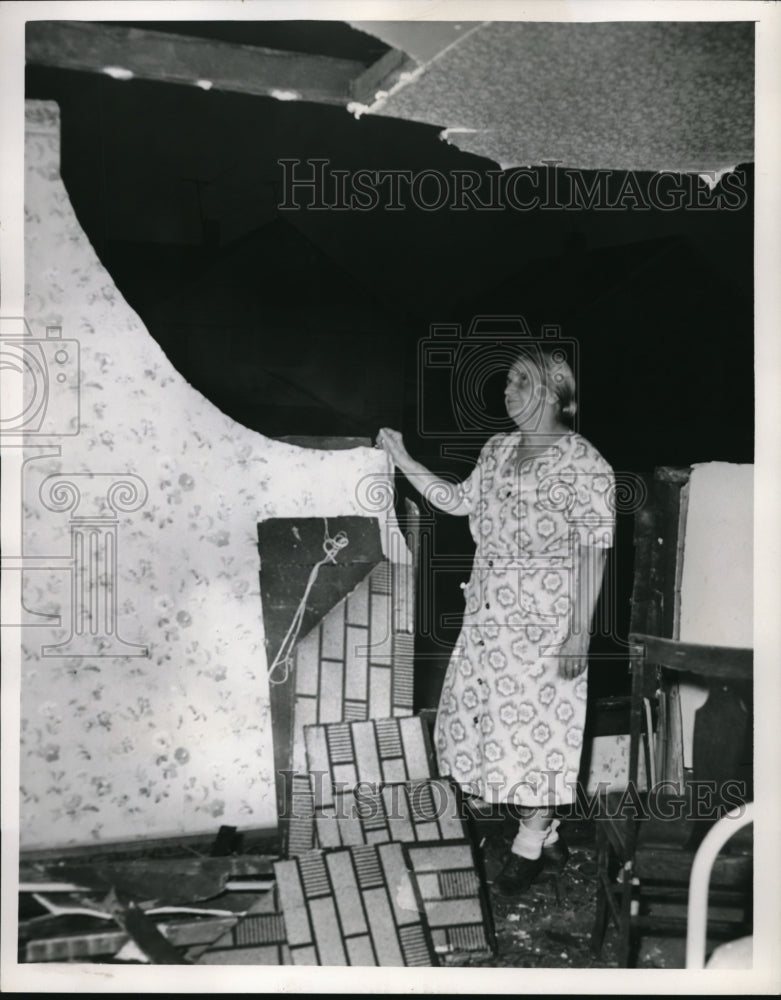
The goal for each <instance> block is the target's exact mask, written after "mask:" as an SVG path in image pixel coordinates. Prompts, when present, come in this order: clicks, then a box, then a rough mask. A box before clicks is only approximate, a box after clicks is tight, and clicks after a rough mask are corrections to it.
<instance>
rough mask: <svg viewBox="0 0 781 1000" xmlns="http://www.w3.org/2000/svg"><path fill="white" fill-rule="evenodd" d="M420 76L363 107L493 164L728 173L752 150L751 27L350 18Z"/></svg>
mask: <svg viewBox="0 0 781 1000" xmlns="http://www.w3.org/2000/svg"><path fill="white" fill-rule="evenodd" d="M351 24H352V26H353V27H357V28H360V29H361V30H364V31H369V32H372V33H374V34H376V35H377V37H379V38H381V39H382V40H383V41H386V42H388V43H389V44H393V45H396V46H398V47H400V48H402V49H403V50H404V51H406V52H407V53H408V54H409V55H412V56H413V57H414V58H415V59H416V60H417V61H418V62H419V63H420V66H419V70H418V71H417V72H415V73H413V74H412V75H411V77H410V78H409V79H407V80H403V81H402V80H400V81H399V82H398V83H397V85H396V86H395V87H394V88H393V89H392V90H391V91H390V92H388V93H387V94H386V95H382V96H381V97H379V98H378V99H377V100H376V101H375V103H374V105H372V106H371V108H370V111H371V113H374V114H378V115H385V116H388V117H394V118H404V119H408V120H411V121H418V122H427V123H431V124H438V125H441V126H442V127H443V130H444V131H443V138H445V139H447V140H448V141H452V142H453V144H454V145H456V146H458V147H459V148H460V149H462V150H463V151H465V152H468V153H473V154H475V155H478V156H483V157H486V158H488V159H490V160H493V161H495V162H496V163H498V164H500V165H501V166H502V167H503V168H504V169H507V168H510V167H516V166H538V165H540V164H543V163H550V162H554V163H555V164H557V165H561V166H564V167H573V168H580V169H584V170H598V169H612V170H649V171H657V170H675V171H692V172H697V173H708V174H710V173H712V172H713V171H725V170H729V169H730V168H732V167H733V166H734V165H735V164H737V163H745V162H751V161H752V160H753V156H754V151H753V150H754V136H753V120H754V114H753V100H754V28H753V25H752V24H751V23H750V22H732V23H727V22H691V23H686V22H609V23H578V24H558V23H536V22H521V21H502V22H482V23H479V24H476V25H472V26H471V27H466V28H465V26H464V25H455V24H444V23H439V22H437V23H428V22H415V23H401V22H388V23H385V22H380V23H377V22H351Z"/></svg>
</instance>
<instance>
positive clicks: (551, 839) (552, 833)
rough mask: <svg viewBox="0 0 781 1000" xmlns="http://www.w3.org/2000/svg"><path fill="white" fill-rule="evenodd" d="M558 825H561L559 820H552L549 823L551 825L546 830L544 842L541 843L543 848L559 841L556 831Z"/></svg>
mask: <svg viewBox="0 0 781 1000" xmlns="http://www.w3.org/2000/svg"><path fill="white" fill-rule="evenodd" d="M560 824H561V820H560V819H554V820H553V821H552V822H551V825H550V826H549V827H548V829H547V831H546V837H545V840H544V841H543V846H544V847H550V846H551V844H555V843H556V841H557V840H558V839H559V833H558V831H559V826H560Z"/></svg>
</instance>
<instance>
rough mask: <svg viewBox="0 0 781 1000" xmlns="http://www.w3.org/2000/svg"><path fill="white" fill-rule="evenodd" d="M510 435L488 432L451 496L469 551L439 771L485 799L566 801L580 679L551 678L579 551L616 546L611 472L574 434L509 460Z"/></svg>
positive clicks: (444, 703)
mask: <svg viewBox="0 0 781 1000" xmlns="http://www.w3.org/2000/svg"><path fill="white" fill-rule="evenodd" d="M519 442H520V434H519V433H518V432H515V433H509V434H497V435H495V436H494V437H492V438H491V439H490V440H489V441H488V442H487V444H486V445H485V447H484V448H483V450H482V451H481V453H480V457H479V459H478V462H477V465H476V466H475V468H474V470H473V471H472V473H471V475H470V476H469V478H468V479H467V480H466V481H465V482H464V483H462V484H461V485H460V487H459V490H460V495H461V497H462V499H463V501H464V502H465V504H466V505H467V508H468V511H469V526H470V531H471V533H472V537H473V538H474V540H475V543H476V546H477V548H476V552H475V558H474V563H473V566H472V574H471V577H470V579H469V582H468V583H467V584H466V585H462V586H464V597H465V601H466V608H465V611H464V619H463V626H462V629H461V633H460V635H459V638H458V641H457V643H456V646H455V648H454V650H453V653H452V656H451V659H450V664H449V666H448V670H447V673H446V675H445V682H444V685H443V689H442V695H441V698H440V702H439V709H438V712H437V720H436V749H437V758H438V762H439V770H440V773H441V774H442V775H450V776H451V777H452V778H453V779H454V780H455V781H456V782H457V783H458V784H460V785H461V786H462V787H463V790H464V791H465V792H467V793H469V794H473V795H478V796H479V797H480V798H482V799H484V800H485V801H487V802H513V803H515V804H517V805H522V806H531V807H534V806H543V805H560V804H564V803H568V802H572V801H573V800H574V798H575V786H576V782H577V776H578V769H579V765H580V752H581V745H582V742H583V724H584V720H585V714H586V693H587V680H586V674H585V673H583V674H581V675H580V676H579V677H576V678H574V679H573V680H567V679H565V678H563V677H561V676H560V675H559V669H558V668H559V656H558V655H557V648H558V647H560V645H561V643H562V642H564V641H565V640H566V639H567V637H568V636H569V635H570V634H571V632H572V631H573V630H576V629H578V628H580V629H583V630H587V629H588V627H589V623H588V622H585V623H579V622H577V621H575V617H576V616H575V608H576V602H574V601H573V599H572V595H573V594H574V593H575V588H576V587H577V586H578V585H579V581H578V580H577V567H578V564H579V551H580V550H581V549H582V547H583V546H593V547H597V548H609V547H610V546H611V545H612V544H613V533H614V523H615V517H614V494H615V483H614V477H613V470H612V469H611V467H610V466H609V465H608V463H607V462H606V461H605V459H604V458H603V457H602V456H601V455H600V454H599V452H598V451H597V450H596V449H595V448H594V447H593V446H592V445H591V444H589V442H588V441H586V439H585V438H583V437H581V436H580V435H579V434H577V433H574V432H572V433H568V434H565V435H563V436H562V437H560V438H558V439H557V440H555V441H553V442H552V443H551V444H550V445H549V446H548V447H547V448H546V449H545V450H544V451H543V452H541V453H539V454H537V455H535V456H533V457H531V458H528V459H526V460H525V461H524V462H523V463H521V465H520V467H519V465H518V462H517V461H516V460H515V454H516V448H517V446H518V444H519Z"/></svg>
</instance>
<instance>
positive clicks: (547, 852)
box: [542, 834, 569, 875]
mask: <svg viewBox="0 0 781 1000" xmlns="http://www.w3.org/2000/svg"><path fill="white" fill-rule="evenodd" d="M542 860H543V861H544V862H545V867H546V868H550V869H551V871H554V872H556V874H557V875H560V874H561V873H562V872H563V871H564V868H565V867H566V864H567V861H569V848H568V847H567V845H566V844H565V843H564V840H563V839H562V836H561V834H559V839H558V840H557V841H556V842H555V843H553V844H549V845H548V846H547V847H543V848H542Z"/></svg>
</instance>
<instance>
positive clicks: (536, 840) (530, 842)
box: [510, 820, 548, 861]
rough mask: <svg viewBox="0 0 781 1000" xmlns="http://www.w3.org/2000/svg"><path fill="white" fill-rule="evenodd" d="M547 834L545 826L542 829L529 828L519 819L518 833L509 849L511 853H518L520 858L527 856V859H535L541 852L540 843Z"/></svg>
mask: <svg viewBox="0 0 781 1000" xmlns="http://www.w3.org/2000/svg"><path fill="white" fill-rule="evenodd" d="M547 835H548V829H547V827H546V829H544V830H530V829H529V827H528V826H526V825H525V823H524V822H523V820H521V825H520V826H519V827H518V833H517V835H516V837H515V840H514V841H513V842H512V846H511V848H510V850H511V851H512V852H513V854H520V856H521V857H522V858H528V859H529V861H536V860H537V858H539V856H540V855H541V854H542V843H543V841H544V840H545V838H546V836H547Z"/></svg>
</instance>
